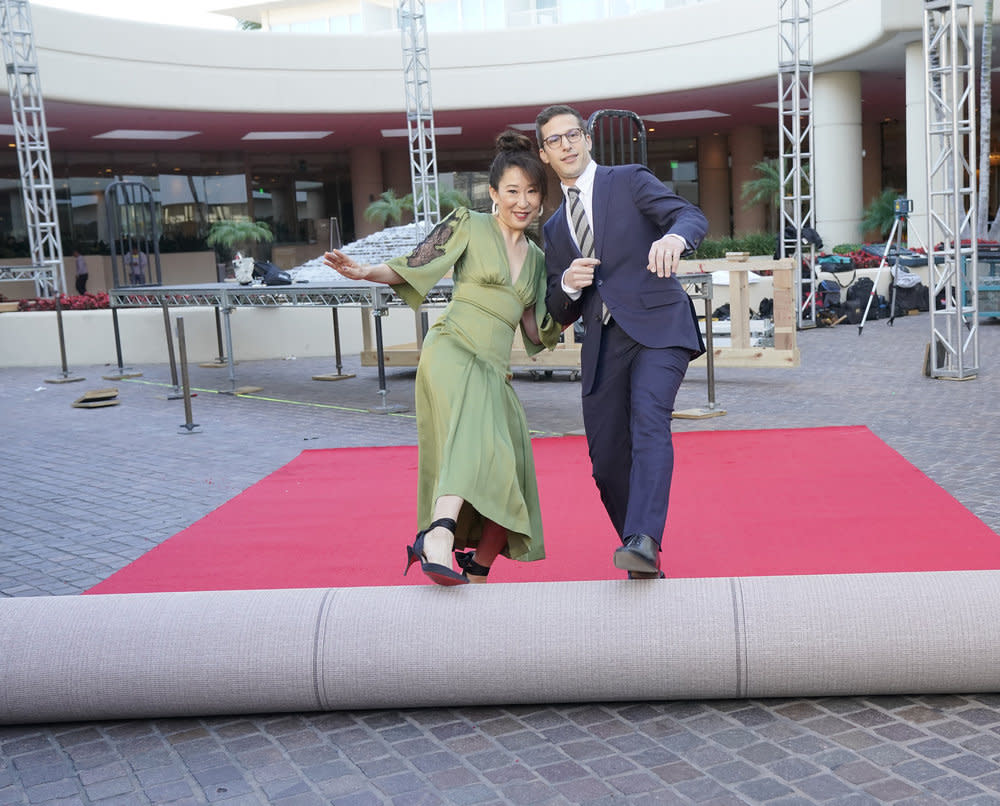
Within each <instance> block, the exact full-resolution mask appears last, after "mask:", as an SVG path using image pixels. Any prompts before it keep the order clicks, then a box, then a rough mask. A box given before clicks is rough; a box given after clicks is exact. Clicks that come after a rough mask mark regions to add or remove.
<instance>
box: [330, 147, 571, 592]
mask: <svg viewBox="0 0 1000 806" xmlns="http://www.w3.org/2000/svg"><path fill="white" fill-rule="evenodd" d="M546 181H547V179H546V174H545V166H544V165H542V163H541V161H540V160H539V158H538V156H537V151H536V150H535V149H534V148H533V146H532V143H531V141H530V140H529V139H528V138H527V137H525V136H524V135H523V134H520V133H518V132H514V131H507V132H504V133H503V134H501V135H500V136H499V137H498V138H497V153H496V156H495V158H494V160H493V164H492V166H491V167H490V177H489V182H490V197H491V198H492V199H493V213H492V215H488V214H486V213H477V212H474V211H471V210H467V209H464V208H459V209H457V210H455V211H454V212H453V213H451V214H450V215H449V216H448V217H447V218H445V219H444V220H443V221H441V223H440V224H438V225H437V226H436V227H435V228H434V230H433V231H432V232H431V233H430V235H429V236H428V237H427V239H426V240H425V241H424V242H423V243H421V244H420V245H419V246H418V247H417V248H416V249H415V250H414V251H413V252H412V253H410V254H409V255H406V256H403V257H398V258H393V259H392V260H389V261H388V262H386V263H380V264H377V265H373V266H361V265H358V264H357V263H355V262H354V261H353V260H351V258H349V257H347V256H346V255H345V254H343V252H340V251H337V250H334V251H332V252H327V253H326V255H325V262H326V264H327V265H328V266H331V267H332V268H334V269H336V270H337V271H338V272H340V273H341V274H343V275H344V276H345V277H349V278H351V279H355V280H371V281H374V282H380V283H388V284H390V285H392V286H393V287H394V290H395V291H396V293H397V294H399V296H400V297H402V298H403V299H404V300H405V301H406V302H407V304H409V305H410V306H411V307H413V308H414V309H416V308H418V307H419V306H420V304H421V303H422V302H423V300H424V297H425V296H426V294H427V292H428V291H430V290H431V288H433V287H434V285H435V284H437V283H438V282H439V281H440V280H441V278H442V277H444V275H445V274H446V273H447V272H448V271H449V270H453V275H452V276H453V280H454V289H453V292H452V299H451V302H449V303H448V306H447V308H445V310H444V312H443V313H442V314H441V316H440V317H439V318H438V320H437V321H436V322H435V323H434V326H433V327H432V328H431V329H430V332H429V333H428V334H427V338H426V339H424V343H423V348H422V350H421V354H420V363H419V365H418V367H417V380H416V408H417V441H418V445H419V452H420V459H419V481H418V491H417V519H418V528H420V531H419V532H418V533H417V537H416V540H415V541H414V543H413V544H412V545H410V546H407V563H406V569H407V570H409V568H410V566H411V565H412V564H413V563H414V562H419V563H420V567H421V569H422V570H423V572H424V573H425V574H426V575H427V576H428V577H429V578H430V579H431V580H433V581H434V582H436V583H437V584H439V585H461V584H464V583H466V582H485V581H486V576H487V574H488V573H489V570H490V566H492V564H493V561H494V559H496V557H497V555H498V554H501V553H502V554H504V555H505V556H507V557H510V558H511V559H515V560H540V559H542V558H543V557H544V556H545V549H544V546H543V543H542V519H541V512H540V510H539V503H538V488H537V485H536V481H535V465H534V459H533V457H532V453H531V440H530V438H529V436H528V425H527V421H526V420H525V416H524V409H523V408H522V406H521V402H520V400H518V398H517V395H516V394H515V392H514V390H513V387H512V386H511V384H510V378H511V374H510V354H511V349H512V346H513V341H514V333H515V331H516V330H517V329H520V331H521V335H522V338H523V341H524V345H525V349H526V350H527V352H528V353H529V354H535V353H537V352H539V351H540V350H542V349H543V347H548V348H550V349H551V348H552V347H555V345H556V343H557V342H558V340H559V334H560V332H561V326H560V325H559V324H558V323H557V322H555V321H554V320H553V319H552V318H551V317H550V316H549V315H548V313H547V312H546V309H545V282H546V277H545V258H544V256H543V254H542V250H541V249H539V247H538V246H537V245H536V244H534V243H532V242H531V241H529V240H528V238H527V237H526V236H525V230H526V229H527V228H528V227H529V226H530V225H531V224H532V223H533V222H534V221H535V219H536V218H537V217H538V215H539V214H540V212H541V208H542V200H543V197H544V193H545V187H546ZM464 548H471V549H473V550H472V551H469V552H467V553H464V554H459V555H458V557H457V560H458V564H459V566H460V567H461V568H462V569H463V571H462V573H459V572H457V571H455V570H454V568H453V566H452V552H453V551H457V550H460V549H464Z"/></svg>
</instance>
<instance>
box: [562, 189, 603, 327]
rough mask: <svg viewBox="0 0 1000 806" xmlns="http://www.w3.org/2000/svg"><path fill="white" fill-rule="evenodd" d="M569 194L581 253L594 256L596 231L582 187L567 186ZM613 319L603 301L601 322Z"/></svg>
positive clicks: (570, 208)
mask: <svg viewBox="0 0 1000 806" xmlns="http://www.w3.org/2000/svg"><path fill="white" fill-rule="evenodd" d="M566 193H567V195H568V196H569V217H570V220H571V221H572V222H573V232H575V233H576V242H577V244H578V245H579V246H580V254H581V255H582V256H583V257H593V256H594V233H593V231H592V230H591V229H590V224H589V223H588V222H587V211H586V210H584V209H583V202H582V201H580V188H578V187H571V188H566ZM610 321H611V313H610V312H609V311H608V306H607V305H605V304H604V302H603V300H602V301H601V323H602V324H605V325H606V324H607V323H608V322H610Z"/></svg>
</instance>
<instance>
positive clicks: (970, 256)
mask: <svg viewBox="0 0 1000 806" xmlns="http://www.w3.org/2000/svg"><path fill="white" fill-rule="evenodd" d="M972 5H973V2H972V0H924V71H925V74H926V77H927V78H926V88H925V94H926V103H925V106H926V116H927V210H928V223H929V229H930V232H929V235H928V238H927V249H928V267H929V268H928V277H929V280H930V282H929V287H930V320H931V342H930V351H929V352H930V354H929V356H928V363H927V367H928V370H929V374H930V376H931V377H933V378H951V379H953V380H967V379H969V378H973V377H975V376H976V374H977V373H978V371H979V300H978V266H977V264H978V248H977V242H976V241H977V239H976V202H977V191H976V166H975V160H976V153H977V152H976V125H975V122H976V108H975V99H976V86H977V85H976V72H975V64H974V57H975V51H976V48H975V41H974V21H973V7H972ZM963 238H966V239H967V240H966V241H965V242H964V243H963V240H962V239H963Z"/></svg>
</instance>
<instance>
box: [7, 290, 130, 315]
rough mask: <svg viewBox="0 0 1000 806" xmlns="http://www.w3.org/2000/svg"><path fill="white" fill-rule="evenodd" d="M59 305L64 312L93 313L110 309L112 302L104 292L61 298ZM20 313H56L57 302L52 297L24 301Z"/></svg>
mask: <svg viewBox="0 0 1000 806" xmlns="http://www.w3.org/2000/svg"><path fill="white" fill-rule="evenodd" d="M59 304H60V305H61V306H62V309H63V310H64V311H92V310H98V309H102V308H110V307H111V302H110V300H109V299H108V295H107V293H106V292H104V291H100V292H98V293H97V294H79V295H76V296H72V297H69V296H66V294H63V295H62V296H60V297H59ZM17 309H18V310H19V311H54V310H55V309H56V301H55V300H54V299H52V298H51V297H38V298H36V299H22V300H21V301H20V302H18V304H17Z"/></svg>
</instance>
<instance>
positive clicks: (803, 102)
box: [778, 0, 816, 328]
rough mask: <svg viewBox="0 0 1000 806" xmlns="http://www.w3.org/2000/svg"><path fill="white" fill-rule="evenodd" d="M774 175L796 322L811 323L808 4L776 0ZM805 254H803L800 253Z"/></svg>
mask: <svg viewBox="0 0 1000 806" xmlns="http://www.w3.org/2000/svg"><path fill="white" fill-rule="evenodd" d="M778 20H779V23H778V130H779V135H780V137H779V139H780V144H779V149H780V150H779V156H778V175H779V178H780V182H781V192H780V195H781V221H780V232H779V233H778V246H779V249H780V250H781V251H780V254H781V257H783V258H784V257H794V259H795V265H796V266H797V267H799V270H798V271H796V273H795V278H796V279H795V282H796V299H797V300H798V315H797V324H798V326H799V327H800V328H802V327H814V326H815V324H816V294H815V288H816V247H815V244H813V243H812V242H811V241H810V242H809V243H808V244H807V245H806V246H805V247H803V244H802V231H803V228H805V227H810V228H812V229H815V215H814V211H813V185H812V170H811V167H812V131H813V127H812V97H813V26H812V0H778ZM805 250H807V251H806V253H805V254H804V251H805Z"/></svg>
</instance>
